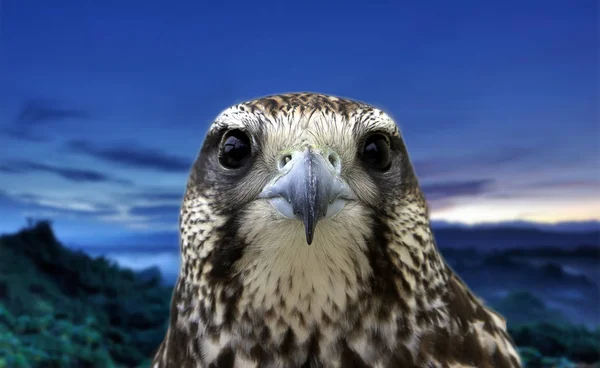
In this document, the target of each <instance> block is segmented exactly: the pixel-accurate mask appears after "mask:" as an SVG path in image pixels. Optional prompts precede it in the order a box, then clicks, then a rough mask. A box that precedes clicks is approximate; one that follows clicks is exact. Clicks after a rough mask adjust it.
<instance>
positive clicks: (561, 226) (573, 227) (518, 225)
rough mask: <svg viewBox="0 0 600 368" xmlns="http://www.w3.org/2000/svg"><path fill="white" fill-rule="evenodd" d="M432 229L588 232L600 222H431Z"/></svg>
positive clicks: (597, 226)
mask: <svg viewBox="0 0 600 368" xmlns="http://www.w3.org/2000/svg"><path fill="white" fill-rule="evenodd" d="M431 226H432V227H433V228H434V229H446V228H460V229H497V228H510V229H535V230H543V231H566V232H590V231H600V221H596V220H590V221H564V222H557V223H543V222H533V221H522V220H515V221H502V222H490V223H483V224H475V225H467V224H463V223H460V222H447V221H432V222H431Z"/></svg>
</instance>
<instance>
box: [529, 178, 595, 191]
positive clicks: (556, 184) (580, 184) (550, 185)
mask: <svg viewBox="0 0 600 368" xmlns="http://www.w3.org/2000/svg"><path fill="white" fill-rule="evenodd" d="M526 187H527V188H531V189H592V190H600V181H599V180H594V179H576V180H547V181H538V182H533V183H531V184H527V185H526Z"/></svg>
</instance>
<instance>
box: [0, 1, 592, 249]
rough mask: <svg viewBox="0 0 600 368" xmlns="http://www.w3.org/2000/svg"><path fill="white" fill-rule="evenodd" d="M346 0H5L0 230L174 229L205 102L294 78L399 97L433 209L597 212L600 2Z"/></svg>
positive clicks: (451, 214)
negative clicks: (31, 222) (37, 223)
mask: <svg viewBox="0 0 600 368" xmlns="http://www.w3.org/2000/svg"><path fill="white" fill-rule="evenodd" d="M392 3H393V4H392ZM317 4H318V5H317ZM340 4H341V3H340ZM344 4H345V5H336V4H334V3H333V2H330V3H320V2H319V3H317V2H312V3H307V2H284V1H277V2H262V1H261V2H244V3H242V2H240V3H234V2H228V3H225V2H223V3H219V2H216V1H211V2H199V1H197V2H191V1H189V2H166V1H161V2H158V1H82V0H76V1H58V0H57V1H27V0H0V233H4V232H7V231H14V230H16V229H18V228H19V227H21V226H23V225H24V223H25V220H24V219H25V217H26V216H33V217H49V218H52V219H53V220H54V223H55V225H56V228H57V231H58V232H59V235H61V234H62V235H64V236H65V237H66V238H73V239H81V238H85V237H92V236H97V235H98V234H103V235H105V236H107V235H108V234H122V233H126V232H148V233H149V232H152V231H166V230H175V229H176V226H177V214H178V208H179V203H180V200H181V196H182V194H183V190H184V186H185V181H186V179H187V174H188V170H189V167H190V165H191V163H192V161H193V160H194V158H195V156H196V155H197V153H198V150H199V148H200V146H201V144H202V140H203V138H204V134H205V133H206V130H207V128H208V126H209V125H210V123H211V122H212V120H213V119H214V118H215V117H216V116H217V115H218V114H219V113H220V112H221V111H222V110H224V109H225V108H227V107H228V106H229V105H232V104H234V103H237V102H241V101H243V100H246V99H250V98H255V97H260V96H263V95H268V94H275V93H281V92H291V91H315V92H322V93H327V94H334V95H339V96H346V97H351V98H353V99H358V100H362V101H365V102H368V103H371V104H374V105H376V106H378V107H380V108H382V109H384V110H385V111H387V112H389V113H390V115H392V116H393V117H394V118H395V119H396V120H397V121H398V123H399V125H400V128H401V130H402V132H403V134H404V138H405V141H406V143H407V145H408V149H409V152H410V154H411V158H412V161H413V163H414V165H415V167H416V170H417V174H418V175H419V178H420V180H421V184H422V186H423V189H424V191H425V193H426V195H427V197H428V200H429V202H430V206H431V208H432V218H433V219H435V220H445V221H452V222H462V223H468V224H472V223H480V222H497V221H512V220H528V221H539V222H546V223H548V222H558V221H580V220H599V219H600V132H599V126H600V121H599V118H598V100H599V96H598V83H599V71H598V51H599V50H598V47H599V46H598V42H599V41H598V30H599V28H598V2H597V0H577V1H569V0H561V1H549V0H546V1H495V2H491V1H454V2H450V1H445V0H444V1H428V2H420V3H419V4H417V2H410V3H409V2H400V1H398V2H390V5H367V2H364V3H363V4H359V3H356V5H354V4H351V3H348V2H345V3H344Z"/></svg>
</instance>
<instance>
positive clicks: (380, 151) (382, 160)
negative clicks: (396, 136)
mask: <svg viewBox="0 0 600 368" xmlns="http://www.w3.org/2000/svg"><path fill="white" fill-rule="evenodd" d="M361 160H362V161H363V162H364V163H365V164H367V165H368V166H369V167H372V168H374V169H377V170H380V171H385V170H387V169H388V168H389V167H390V163H391V157H390V144H389V141H388V139H387V138H386V137H385V136H384V135H382V134H373V135H371V136H369V137H368V138H367V140H366V141H365V145H364V146H363V150H362V154H361Z"/></svg>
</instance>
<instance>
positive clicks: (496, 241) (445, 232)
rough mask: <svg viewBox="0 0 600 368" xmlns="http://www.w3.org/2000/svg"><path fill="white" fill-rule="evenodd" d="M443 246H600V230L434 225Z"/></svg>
mask: <svg viewBox="0 0 600 368" xmlns="http://www.w3.org/2000/svg"><path fill="white" fill-rule="evenodd" d="M433 232H434V235H435V238H436V242H437V244H438V246H439V247H441V248H446V247H448V248H477V249H478V250H482V251H488V250H498V249H508V248H534V247H569V248H570V247H575V246H581V245H588V246H600V231H585V232H582V231H571V232H567V231H550V230H540V229H536V228H515V227H508V226H504V227H500V226H498V227H487V228H486V227H470V228H464V227H448V228H434V230H433Z"/></svg>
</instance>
